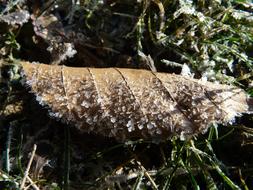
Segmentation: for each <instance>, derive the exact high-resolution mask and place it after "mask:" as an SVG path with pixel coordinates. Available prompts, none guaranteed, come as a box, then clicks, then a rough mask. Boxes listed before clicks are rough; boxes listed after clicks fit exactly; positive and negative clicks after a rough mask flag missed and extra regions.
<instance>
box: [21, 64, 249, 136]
mask: <svg viewBox="0 0 253 190" xmlns="http://www.w3.org/2000/svg"><path fill="white" fill-rule="evenodd" d="M21 64H22V66H23V72H24V75H25V76H26V83H27V84H28V85H29V86H30V87H31V90H32V92H33V93H34V94H35V95H36V97H37V100H38V101H39V102H40V104H42V105H46V106H47V107H48V108H49V109H50V115H51V116H53V117H55V118H57V119H61V120H62V121H64V122H66V123H69V124H73V125H75V126H76V127H77V128H79V129H80V130H81V131H85V132H93V133H98V134H101V135H104V136H109V137H115V138H116V139H118V140H125V139H130V138H144V139H166V138H170V137H171V136H174V135H177V136H179V137H180V138H182V139H185V138H187V137H190V136H192V135H195V134H199V133H204V132H205V131H207V129H208V126H209V125H210V124H211V123H222V124H226V123H227V122H230V121H233V119H234V117H235V116H239V115H240V114H241V113H250V112H252V111H253V110H252V109H253V108H252V106H253V101H252V99H250V98H249V97H248V96H247V94H246V93H245V92H244V91H243V90H242V89H239V88H236V87H234V86H228V85H221V84H214V83H210V82H206V81H203V80H196V79H193V78H189V77H186V76H181V75H174V74H166V73H158V72H151V71H146V70H137V69H119V68H104V69H95V68H71V67H65V66H52V65H51V66H50V65H44V64H32V63H28V62H22V63H21Z"/></svg>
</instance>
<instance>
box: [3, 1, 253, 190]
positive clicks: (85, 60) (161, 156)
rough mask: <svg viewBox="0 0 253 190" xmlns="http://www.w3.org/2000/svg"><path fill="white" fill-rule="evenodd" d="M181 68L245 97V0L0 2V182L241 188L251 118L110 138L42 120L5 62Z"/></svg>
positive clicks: (249, 14) (248, 34)
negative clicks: (204, 129) (166, 133)
mask: <svg viewBox="0 0 253 190" xmlns="http://www.w3.org/2000/svg"><path fill="white" fill-rule="evenodd" d="M19 59H21V60H27V61H38V62H42V63H47V64H65V65H69V66H74V67H127V68H136V69H139V68H141V69H149V70H153V71H159V72H168V73H177V74H180V73H183V74H187V75H190V76H192V77H194V78H197V79H200V78H202V80H208V81H213V82H216V83H225V84H231V85H236V86H239V87H241V88H243V89H245V90H246V91H247V92H248V93H249V95H251V96H253V82H252V78H253V70H252V69H253V64H252V63H253V3H251V1H250V0H213V1H205V0H103V1H102V0H80V1H78V0H64V1H63V0H56V1H53V0H33V1H29V0H26V1H25V0H9V1H5V0H2V1H0V70H1V76H0V155H1V157H0V158H1V159H0V189H19V188H20V187H21V183H22V180H23V179H24V175H25V170H26V169H27V164H28V161H29V159H30V157H31V154H30V153H31V152H32V151H33V146H34V144H37V149H36V152H35V156H34V157H33V163H32V165H31V168H29V176H30V178H31V181H33V182H34V184H33V185H31V184H32V182H31V181H30V182H29V183H28V182H27V183H25V185H24V188H23V189H36V188H39V189H164V190H165V189H245V190H248V189H253V129H252V122H253V118H252V116H250V115H244V116H243V117H242V118H240V119H238V118H237V119H236V121H235V122H234V123H233V124H229V126H212V127H211V128H210V130H209V132H208V133H207V134H204V135H199V136H198V137H195V138H193V139H191V140H188V141H180V140H179V139H176V138H173V139H171V140H168V141H166V142H163V143H160V144H155V143H153V142H147V141H143V140H139V141H127V142H125V143H119V142H116V141H115V140H114V139H109V138H104V137H99V136H97V135H93V134H79V132H78V130H77V129H75V128H68V126H66V125H64V124H62V123H60V122H58V121H55V120H53V119H50V118H49V117H48V115H47V110H46V108H43V107H41V106H40V105H38V104H37V103H36V101H35V98H34V97H33V95H32V94H29V93H28V91H29V89H26V88H24V87H23V86H22V85H21V84H20V73H19V67H18V65H17V64H15V63H14V62H15V61H17V60H19Z"/></svg>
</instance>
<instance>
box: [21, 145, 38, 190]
mask: <svg viewBox="0 0 253 190" xmlns="http://www.w3.org/2000/svg"><path fill="white" fill-rule="evenodd" d="M36 149H37V145H36V144H35V145H34V146H33V151H32V155H31V158H30V160H29V162H28V164H27V168H26V170H25V174H24V177H23V179H22V182H21V185H20V189H21V190H22V189H24V187H25V182H26V179H28V178H29V177H28V174H29V170H30V168H31V165H32V161H33V158H34V156H35V152H36ZM29 179H30V178H29ZM29 181H30V182H31V180H29ZM32 186H34V187H36V185H35V184H34V183H33V182H32ZM36 189H39V188H36Z"/></svg>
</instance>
